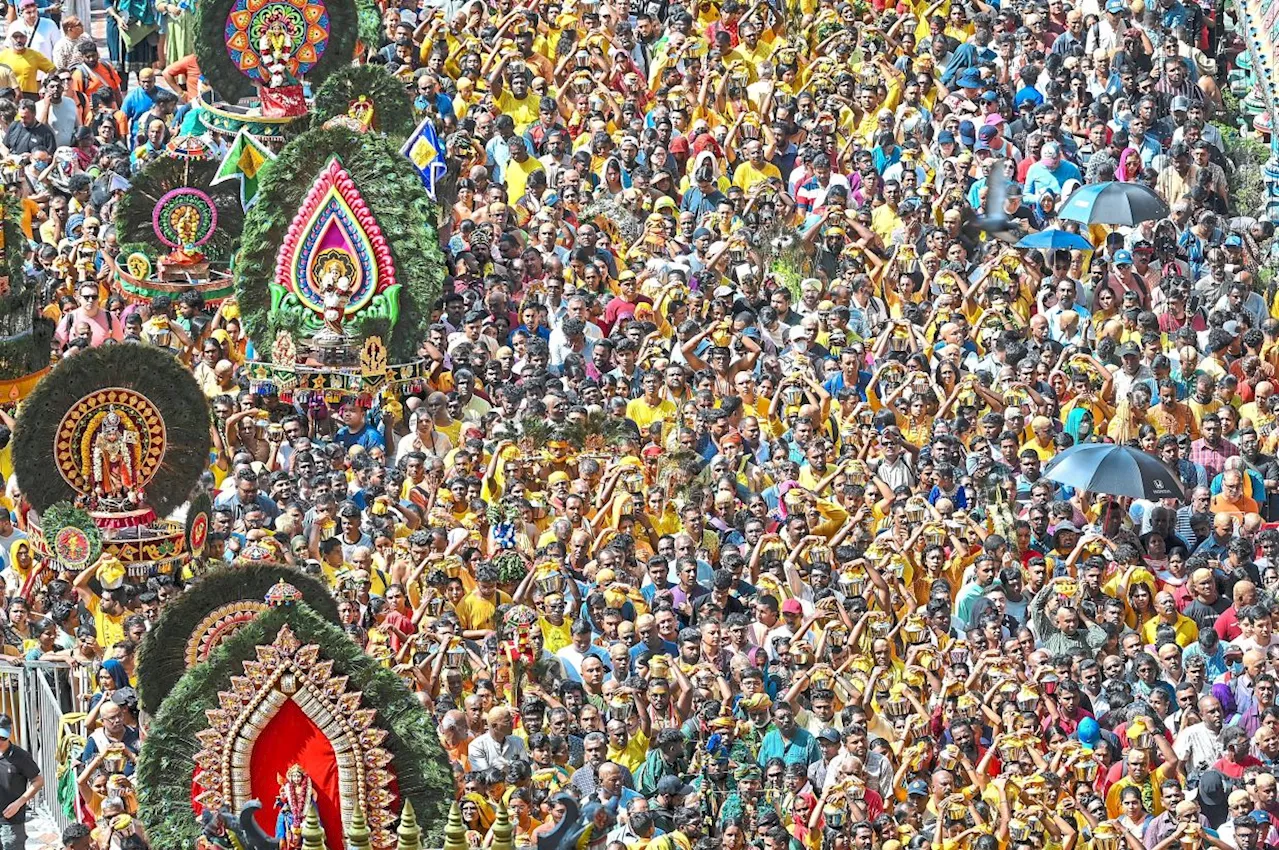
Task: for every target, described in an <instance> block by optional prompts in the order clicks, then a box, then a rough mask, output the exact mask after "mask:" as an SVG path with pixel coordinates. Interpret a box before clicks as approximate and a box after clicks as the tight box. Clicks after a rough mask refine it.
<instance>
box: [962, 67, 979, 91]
mask: <svg viewBox="0 0 1280 850" xmlns="http://www.w3.org/2000/svg"><path fill="white" fill-rule="evenodd" d="M956 85H957V86H958V87H960V88H962V89H980V88H982V74H981V73H980V72H979V71H978V69H977V68H966V69H965V71H964V73H962V74H961V75H960V79H958V80H956Z"/></svg>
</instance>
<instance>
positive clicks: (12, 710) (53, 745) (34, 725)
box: [0, 658, 93, 829]
mask: <svg viewBox="0 0 1280 850" xmlns="http://www.w3.org/2000/svg"><path fill="white" fill-rule="evenodd" d="M92 692H93V687H92V674H91V671H90V670H89V669H88V668H86V667H83V666H76V667H72V666H71V665H69V664H66V663H64V662H53V661H22V662H17V660H16V659H13V660H10V659H7V658H0V711H2V712H4V713H5V714H7V715H9V716H10V717H12V718H13V740H14V742H15V743H17V744H18V745H19V746H21V747H23V748H24V749H26V750H27V752H29V753H30V754H31V757H32V758H33V759H35V762H36V764H37V765H39V766H40V773H41V774H42V775H43V776H44V788H43V789H42V790H41V791H40V793H39V794H38V795H37V796H36V800H35V803H36V805H37V806H41V807H43V808H44V810H45V811H47V812H48V813H49V814H50V815H52V817H53V819H54V821H55V822H56V823H57V824H58V828H59V829H62V828H65V827H66V826H67V824H69V823H71V822H72V821H73V820H74V818H70V817H68V816H67V815H66V814H65V813H64V812H63V810H62V806H61V805H60V804H59V802H58V784H59V783H58V779H59V776H58V769H59V767H60V765H59V763H58V741H59V735H60V734H61V731H62V725H63V718H64V716H66V715H68V714H73V713H78V712H83V711H85V710H87V707H88V706H87V703H88V697H89V696H90V695H91V694H92ZM76 731H77V733H78V734H80V735H83V733H84V730H83V728H81V729H79V730H76ZM71 769H74V766H73V767H72V768H71Z"/></svg>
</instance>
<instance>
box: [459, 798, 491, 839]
mask: <svg viewBox="0 0 1280 850" xmlns="http://www.w3.org/2000/svg"><path fill="white" fill-rule="evenodd" d="M459 808H460V809H461V810H462V825H463V826H464V827H466V829H467V844H468V845H469V846H471V847H480V846H482V845H483V843H484V841H485V838H486V837H487V836H488V835H489V830H490V829H492V828H493V822H494V820H495V819H496V817H497V815H495V814H494V811H493V806H492V805H491V804H490V803H489V801H488V800H487V799H485V797H484V796H483V795H482V794H477V793H475V792H474V791H473V792H472V793H470V794H465V795H463V797H462V800H461V801H460V803H459Z"/></svg>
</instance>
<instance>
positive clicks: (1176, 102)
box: [1169, 94, 1191, 112]
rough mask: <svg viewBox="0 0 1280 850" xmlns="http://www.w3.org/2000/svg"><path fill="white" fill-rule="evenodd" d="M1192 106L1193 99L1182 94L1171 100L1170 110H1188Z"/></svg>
mask: <svg viewBox="0 0 1280 850" xmlns="http://www.w3.org/2000/svg"><path fill="white" fill-rule="evenodd" d="M1190 107H1191V101H1190V99H1188V98H1187V96H1186V95H1183V94H1180V95H1178V96H1177V97H1175V98H1174V99H1173V100H1171V101H1169V111H1170V112H1186V111H1187V109H1189V108H1190Z"/></svg>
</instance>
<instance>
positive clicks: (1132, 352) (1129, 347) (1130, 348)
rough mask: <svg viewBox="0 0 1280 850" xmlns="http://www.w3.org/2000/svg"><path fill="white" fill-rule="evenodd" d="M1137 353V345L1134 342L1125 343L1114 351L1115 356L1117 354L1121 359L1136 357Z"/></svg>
mask: <svg viewBox="0 0 1280 850" xmlns="http://www.w3.org/2000/svg"><path fill="white" fill-rule="evenodd" d="M1139 353H1140V352H1139V351H1138V345H1137V343H1134V342H1126V343H1124V344H1122V345H1121V346H1120V347H1119V348H1117V349H1116V354H1119V355H1120V356H1121V357H1130V356H1133V357H1137V356H1138V354H1139Z"/></svg>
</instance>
